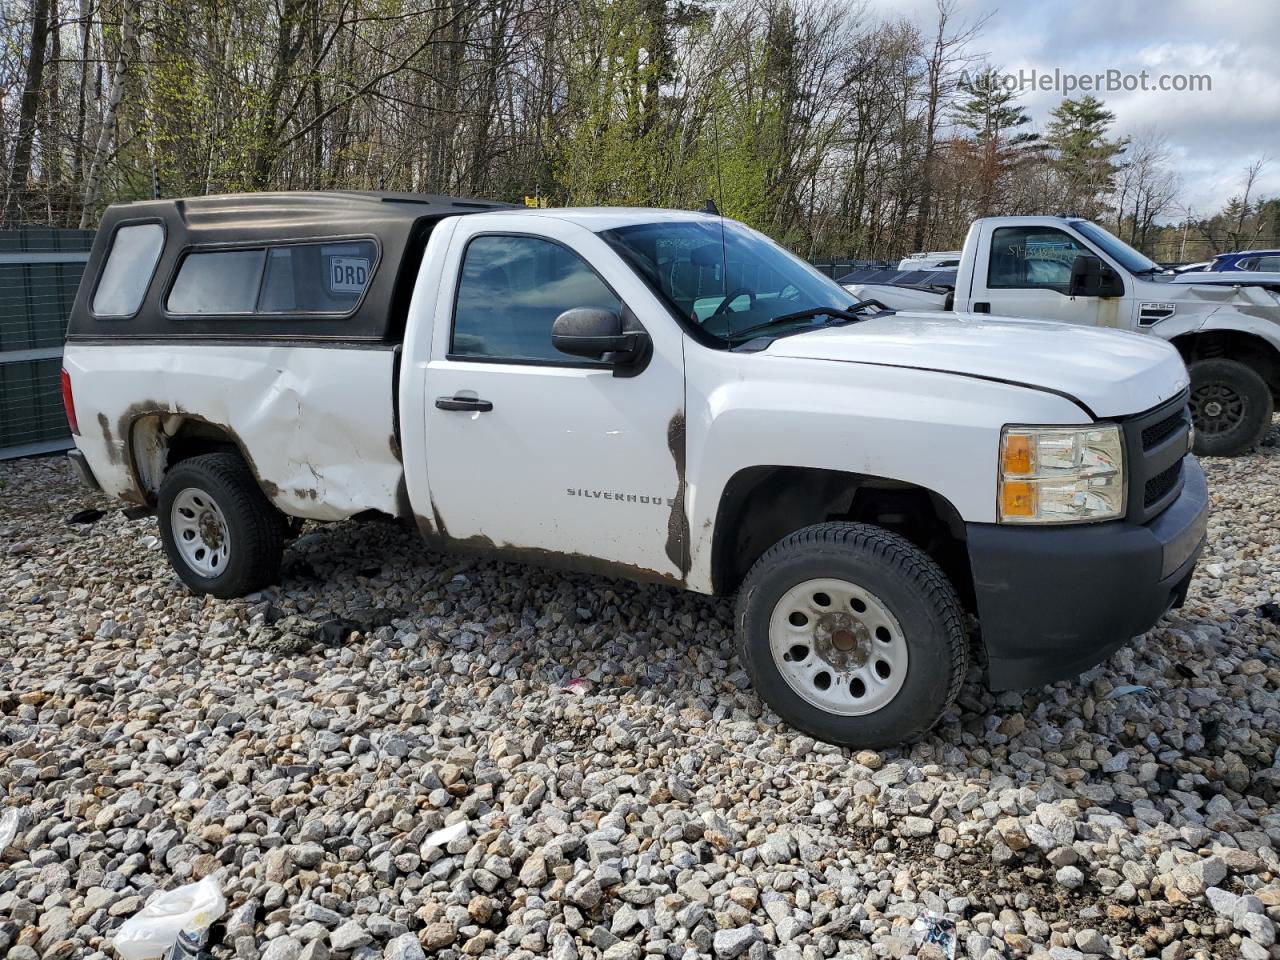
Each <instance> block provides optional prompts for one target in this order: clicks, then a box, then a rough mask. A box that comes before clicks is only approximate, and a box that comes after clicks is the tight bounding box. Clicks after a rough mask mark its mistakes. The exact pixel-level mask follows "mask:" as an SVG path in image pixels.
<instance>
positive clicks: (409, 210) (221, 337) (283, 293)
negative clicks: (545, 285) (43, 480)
mask: <svg viewBox="0 0 1280 960" xmlns="http://www.w3.org/2000/svg"><path fill="white" fill-rule="evenodd" d="M509 206H510V205H509V204H502V203H492V202H488V201H484V200H464V199H455V198H452V197H441V196H433V195H428V194H413V193H387V192H363V191H326V192H288V193H254V194H237V195H228V196H209V197H192V198H188V199H182V200H149V201H143V202H139V203H124V204H116V205H114V206H111V207H109V208H108V209H107V211H106V212H105V213H104V214H103V218H102V224H101V226H100V227H99V229H98V234H97V237H96V238H95V239H94V243H93V249H92V251H91V252H90V254H89V261H88V263H87V265H86V267H85V271H84V276H83V279H82V280H81V282H80V288H79V291H78V292H77V294H76V299H75V304H74V307H73V308H72V313H71V318H70V322H69V325H68V329H67V340H68V341H79V342H111V343H119V342H121V341H133V342H139V341H146V342H157V341H181V342H191V341H201V340H217V341H227V340H236V341H244V340H252V341H289V342H295V343H296V342H298V341H321V342H337V343H347V344H352V345H359V344H367V345H377V344H394V343H398V342H399V341H400V340H401V339H402V337H403V335H404V324H405V316H406V313H407V310H408V305H409V298H410V296H411V295H412V293H413V278H414V276H415V275H416V273H417V268H418V264H419V262H420V261H421V259H422V252H423V250H424V248H425V247H426V243H427V238H428V237H429V236H430V233H431V230H432V228H433V227H434V226H435V224H437V223H439V222H440V221H441V220H442V219H444V218H445V217H452V216H458V215H460V214H466V213H476V212H479V211H482V210H495V209H502V208H507V207H509ZM141 224H157V225H158V226H159V228H160V229H161V230H162V231H163V244H162V246H161V248H160V252H159V256H158V258H155V257H151V256H148V257H145V258H137V259H138V261H139V262H136V263H134V264H117V263H112V265H111V266H112V270H113V272H114V273H115V274H116V276H115V277H113V282H114V283H117V284H118V283H120V282H121V278H120V276H119V272H120V271H121V270H127V271H131V272H132V274H133V277H132V282H133V283H135V284H136V285H138V286H139V287H140V286H141V284H142V283H144V280H143V278H142V277H139V276H137V273H138V271H149V272H150V279H149V280H147V281H145V283H146V286H145V292H144V293H142V294H141V299H140V301H138V302H136V303H135V302H133V301H130V302H129V303H128V304H127V305H126V306H125V307H123V308H118V309H115V310H113V311H105V312H104V311H103V310H102V300H103V298H98V299H97V301H96V302H95V295H96V294H97V292H98V288H99V284H100V282H101V281H102V279H103V271H104V267H105V266H106V265H107V263H108V258H109V255H110V253H111V250H112V248H113V245H114V244H115V242H116V238H117V237H118V236H120V231H121V229H122V228H124V227H129V226H135V225H141ZM146 233H147V234H148V236H149V237H155V236H156V233H155V231H147V232H146ZM281 248H284V249H281ZM122 249H123V248H122ZM351 250H355V251H357V252H358V253H359V254H360V256H359V257H358V258H355V257H347V258H341V257H339V256H337V255H336V254H334V253H332V251H351ZM273 251H274V253H273ZM210 252H225V253H239V254H241V257H240V258H239V259H238V260H237V261H236V271H235V273H234V276H235V277H236V278H237V279H236V282H235V283H234V284H231V285H229V286H227V287H224V288H223V289H222V290H221V291H219V292H223V293H225V294H226V295H227V297H228V302H231V301H235V303H236V304H237V308H236V309H235V310H227V311H221V310H220V309H219V308H218V307H216V306H215V307H213V308H211V309H193V308H191V307H190V303H191V298H190V297H176V298H175V297H172V296H171V293H172V291H173V289H174V283H175V280H176V279H177V278H178V274H179V271H180V270H181V268H182V266H183V264H184V262H185V261H186V259H187V258H188V257H189V256H191V255H193V254H197V253H210ZM276 257H280V258H281V259H287V260H289V261H290V262H291V263H292V265H293V266H294V267H295V268H296V269H290V270H289V271H288V272H285V271H277V276H278V279H277V280H272V279H271V278H270V277H269V276H268V274H269V273H270V268H269V266H268V264H270V263H272V262H274V260H275V258H276ZM344 264H345V267H344ZM353 264H354V266H352V265H353ZM322 266H328V267H329V268H330V270H331V272H332V271H337V272H338V273H339V274H341V271H342V270H343V269H345V270H346V271H347V273H348V274H349V276H348V282H347V283H346V284H345V286H343V285H342V281H341V280H339V281H336V283H337V284H338V285H339V286H341V290H342V293H343V296H342V297H341V298H339V299H337V300H335V297H336V296H337V295H335V294H333V293H332V290H331V291H330V297H329V299H328V300H327V301H326V302H324V303H323V305H321V303H320V301H324V300H325V297H324V290H323V283H325V282H329V278H328V277H326V276H325V275H324V274H322V273H321V272H320V271H321V268H322ZM206 273H208V272H207V271H206ZM216 281H217V276H216V275H212V274H210V275H208V276H207V277H206V280H205V286H206V289H207V288H208V287H209V285H210V284H216ZM124 282H126V283H128V282H129V281H128V280H125V281H124ZM255 284H256V285H255ZM268 284H272V285H273V291H272V295H271V298H268V296H267V293H266V291H267V285H268ZM188 285H190V284H188ZM214 289H216V287H215V288H214ZM267 299H273V301H274V302H273V303H267V302H265V301H266V300H267ZM213 300H216V298H213ZM348 301H350V302H348ZM211 302H212V301H211ZM335 304H337V305H335ZM95 306H97V307H98V308H99V312H96V313H95V309H94V308H95ZM130 308H132V309H130Z"/></svg>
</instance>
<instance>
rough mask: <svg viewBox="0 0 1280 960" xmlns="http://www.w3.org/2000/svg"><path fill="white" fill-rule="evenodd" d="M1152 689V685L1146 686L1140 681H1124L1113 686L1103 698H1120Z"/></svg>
mask: <svg viewBox="0 0 1280 960" xmlns="http://www.w3.org/2000/svg"><path fill="white" fill-rule="evenodd" d="M1150 689H1151V688H1150V687H1144V686H1143V685H1142V684H1140V683H1122V684H1120V686H1118V687H1112V689H1111V692H1110V693H1108V694H1107V695H1106V696H1105V697H1103V698H1102V699H1103V700H1119V699H1120V698H1121V697H1127V696H1129V695H1130V694H1134V693H1146V692H1147V691H1148V690H1150Z"/></svg>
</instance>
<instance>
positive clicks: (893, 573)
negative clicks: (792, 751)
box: [737, 523, 969, 748]
mask: <svg viewBox="0 0 1280 960" xmlns="http://www.w3.org/2000/svg"><path fill="white" fill-rule="evenodd" d="M823 578H835V579H839V580H844V581H848V582H849V583H851V584H855V585H857V586H858V587H859V588H861V589H863V590H866V591H868V592H869V593H870V594H873V595H874V597H875V598H876V599H877V600H879V601H880V603H881V604H882V605H883V606H884V607H885V608H886V609H887V610H888V611H889V612H890V613H891V614H892V615H893V617H895V618H896V619H897V621H898V624H899V625H900V626H901V628H902V635H903V639H904V640H905V642H906V649H907V652H908V660H907V668H906V679H905V681H903V683H902V686H901V688H900V689H899V690H898V692H897V693H896V695H894V696H893V698H892V699H891V700H889V701H888V702H887V703H886V704H885V705H884V706H882V707H880V708H879V709H877V710H875V711H874V712H872V713H867V714H864V715H862V716H845V715H842V714H839V713H835V712H831V711H828V710H824V709H821V708H819V707H817V706H815V705H814V704H812V703H810V702H809V701H808V700H806V699H805V698H804V697H802V696H801V695H800V694H799V693H797V692H796V690H795V689H793V688H792V686H791V685H790V684H789V683H788V682H787V680H786V679H785V678H784V677H783V675H782V673H781V672H780V671H779V668H778V666H777V663H776V662H775V660H774V656H773V653H772V652H771V648H770V642H769V624H770V620H771V618H772V616H773V612H774V608H775V606H776V605H777V604H778V603H779V602H780V601H781V600H782V599H783V597H784V595H785V594H786V593H787V591H789V590H791V589H792V588H794V587H796V586H797V585H799V584H803V583H805V582H806V581H808V580H816V579H823ZM737 627H738V649H739V654H740V656H741V657H742V662H743V665H744V666H745V667H746V670H747V673H748V674H749V675H750V677H751V679H752V682H753V683H754V684H755V687H756V691H757V692H758V693H759V694H760V696H761V698H762V699H763V700H764V701H765V702H766V703H768V704H769V706H770V707H772V708H773V709H774V711H776V712H777V714H778V716H780V717H781V718H782V719H783V720H785V721H786V722H787V723H789V724H790V725H791V726H793V727H796V728H798V729H800V730H803V731H804V732H805V733H808V734H811V735H813V736H815V737H817V738H819V739H821V740H825V741H827V742H829V743H835V744H839V745H841V746H849V747H868V748H880V747H888V746H893V745H896V744H899V743H902V742H904V741H906V740H910V739H912V738H913V737H916V736H919V735H920V734H922V733H924V732H925V731H927V730H928V729H929V728H930V727H932V726H933V725H934V724H935V723H937V721H938V719H939V718H940V717H941V716H942V714H943V713H944V712H945V711H946V710H947V708H948V707H950V706H951V704H952V703H953V702H954V701H955V698H956V696H957V695H958V694H959V692H960V686H961V684H962V683H963V682H964V677H965V671H966V670H967V668H968V661H969V645H968V640H967V638H966V636H965V630H964V619H963V615H962V612H961V607H960V602H959V600H958V599H957V598H956V593H955V590H954V589H952V586H951V584H950V582H949V581H948V580H947V578H946V575H945V574H944V573H943V572H942V570H941V569H940V568H939V567H938V565H937V564H936V563H934V561H933V560H932V559H930V558H929V557H928V556H927V555H926V554H924V553H923V552H922V551H921V550H919V549H917V548H916V547H915V546H913V545H912V544H911V543H910V542H908V541H907V540H906V539H905V538H903V537H901V536H899V535H898V534H895V533H890V532H889V531H887V530H884V529H882V528H880V527H875V526H871V525H869V524H863V523H820V524H816V525H815V526H811V527H806V528H804V529H803V530H798V531H796V532H795V533H793V534H791V535H790V536H787V537H785V538H784V539H782V540H781V541H779V542H778V543H776V544H774V546H772V547H770V548H769V549H768V550H767V551H765V553H764V555H763V556H762V557H761V558H760V559H759V560H757V561H756V563H755V565H754V566H752V568H751V571H750V572H749V573H748V574H747V577H746V580H745V581H744V582H743V584H742V589H741V591H740V592H739V594H738V606H737Z"/></svg>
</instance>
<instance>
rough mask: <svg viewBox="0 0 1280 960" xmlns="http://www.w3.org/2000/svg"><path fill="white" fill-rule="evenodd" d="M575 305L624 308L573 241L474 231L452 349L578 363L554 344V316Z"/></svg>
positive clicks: (468, 354) (464, 354)
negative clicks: (476, 233)
mask: <svg viewBox="0 0 1280 960" xmlns="http://www.w3.org/2000/svg"><path fill="white" fill-rule="evenodd" d="M575 307H596V308H599V309H601V310H608V311H610V312H612V313H620V312H621V311H622V302H621V301H620V300H619V299H618V298H617V296H616V295H615V294H614V292H613V291H612V290H610V289H609V288H608V287H607V286H605V283H604V281H603V280H601V279H600V277H599V276H598V275H597V274H596V272H595V271H594V270H592V269H591V268H590V267H589V266H587V264H586V261H584V260H583V259H582V258H581V257H579V256H578V255H577V254H576V253H574V252H573V251H572V250H570V249H569V248H568V247H564V246H561V245H560V244H558V243H554V242H552V241H550V240H544V239H542V238H541V237H529V236H499V235H486V236H479V237H476V238H475V239H474V240H472V241H471V242H470V243H469V244H467V249H466V253H465V254H464V255H463V260H462V278H461V280H459V282H458V294H457V302H456V305H455V307H454V313H453V340H452V343H451V346H450V349H449V355H450V356H451V357H458V358H463V359H466V358H483V359H486V360H510V361H513V362H520V361H535V362H537V361H543V362H548V361H553V362H556V363H563V364H569V363H572V364H575V365H576V364H580V363H581V362H582V361H578V360H574V359H573V358H572V357H570V356H569V355H568V354H564V353H561V352H560V351H559V350H557V349H556V348H555V347H554V346H552V344H551V326H552V324H554V323H555V320H556V317H558V316H560V314H562V313H564V312H565V311H566V310H572V309H574V308H575Z"/></svg>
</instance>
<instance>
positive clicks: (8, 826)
mask: <svg viewBox="0 0 1280 960" xmlns="http://www.w3.org/2000/svg"><path fill="white" fill-rule="evenodd" d="M29 820H30V817H29V815H28V814H27V811H26V810H24V809H23V808H22V807H10V808H9V809H8V810H6V811H5V812H4V816H0V853H4V852H5V851H6V850H8V849H9V844H11V843H13V841H14V838H15V837H17V836H18V834H19V833H20V832H21V831H22V830H23V829H25V828H26V826H27V823H28V821H29Z"/></svg>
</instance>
